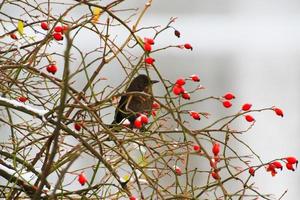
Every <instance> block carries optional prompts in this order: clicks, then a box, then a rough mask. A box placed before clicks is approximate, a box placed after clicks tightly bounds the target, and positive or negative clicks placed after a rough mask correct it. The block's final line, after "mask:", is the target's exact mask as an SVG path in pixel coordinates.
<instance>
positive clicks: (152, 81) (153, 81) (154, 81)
mask: <svg viewBox="0 0 300 200" xmlns="http://www.w3.org/2000/svg"><path fill="white" fill-rule="evenodd" d="M158 82H159V81H157V80H151V84H154V83H158Z"/></svg>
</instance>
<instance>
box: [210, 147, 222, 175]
mask: <svg viewBox="0 0 300 200" xmlns="http://www.w3.org/2000/svg"><path fill="white" fill-rule="evenodd" d="M220 148H221V147H220V144H219V143H217V142H215V143H213V146H212V150H211V151H212V153H213V154H214V157H213V158H212V159H211V160H210V166H211V168H212V172H211V176H212V177H213V178H214V179H215V180H219V179H220V178H221V177H220V175H219V171H220V169H218V168H217V164H218V162H220V157H219V153H220Z"/></svg>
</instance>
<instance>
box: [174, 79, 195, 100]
mask: <svg viewBox="0 0 300 200" xmlns="http://www.w3.org/2000/svg"><path fill="white" fill-rule="evenodd" d="M185 80H186V79H184V78H179V79H177V80H176V83H175V84H174V86H173V89H172V91H173V94H175V95H177V96H178V95H181V97H182V98H183V99H187V100H189V99H190V98H191V95H190V94H189V93H188V92H187V91H186V90H185V89H184V87H183V86H184V85H185V83H186V81H185ZM187 80H192V81H194V82H199V81H200V78H199V76H198V75H196V74H193V75H191V76H190V78H189V79H187Z"/></svg>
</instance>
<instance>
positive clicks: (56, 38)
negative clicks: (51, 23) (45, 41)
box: [52, 33, 64, 41]
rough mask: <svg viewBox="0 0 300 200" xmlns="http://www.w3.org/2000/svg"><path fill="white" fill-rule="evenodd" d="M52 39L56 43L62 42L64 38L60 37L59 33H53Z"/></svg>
mask: <svg viewBox="0 0 300 200" xmlns="http://www.w3.org/2000/svg"><path fill="white" fill-rule="evenodd" d="M52 36H53V38H54V39H55V40H57V41H60V40H63V39H64V37H63V36H62V34H61V33H53V35H52Z"/></svg>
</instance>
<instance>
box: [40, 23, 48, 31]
mask: <svg viewBox="0 0 300 200" xmlns="http://www.w3.org/2000/svg"><path fill="white" fill-rule="evenodd" d="M41 28H42V29H43V30H45V31H47V30H49V26H48V24H47V22H42V23H41Z"/></svg>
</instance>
